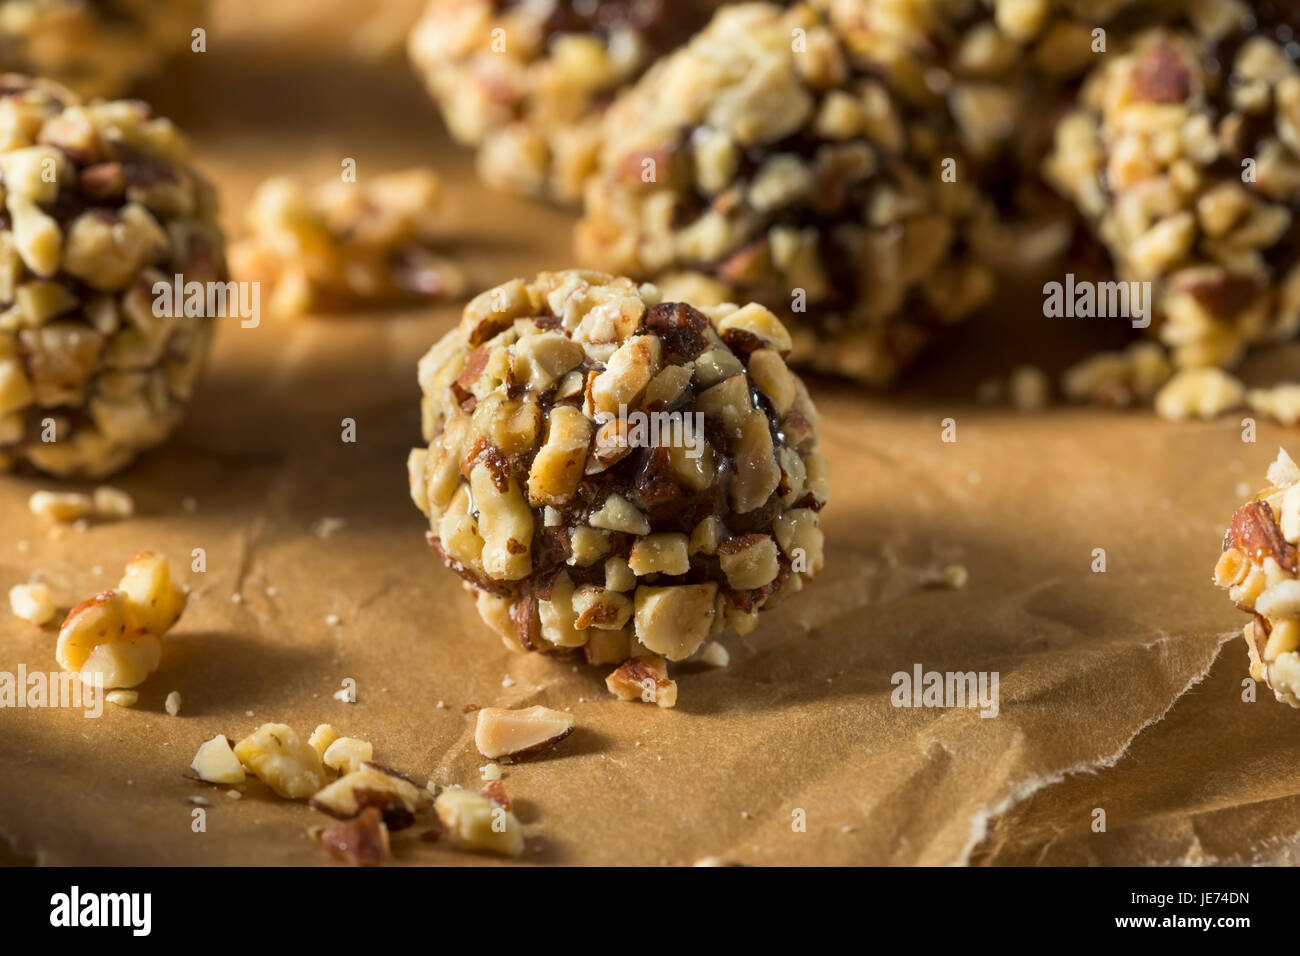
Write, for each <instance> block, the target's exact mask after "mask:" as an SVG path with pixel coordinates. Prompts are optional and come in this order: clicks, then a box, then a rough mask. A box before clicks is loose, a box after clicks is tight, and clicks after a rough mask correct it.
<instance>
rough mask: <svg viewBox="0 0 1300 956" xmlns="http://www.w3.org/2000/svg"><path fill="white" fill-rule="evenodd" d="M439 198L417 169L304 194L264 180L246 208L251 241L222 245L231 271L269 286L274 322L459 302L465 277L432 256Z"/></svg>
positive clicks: (284, 181)
mask: <svg viewBox="0 0 1300 956" xmlns="http://www.w3.org/2000/svg"><path fill="white" fill-rule="evenodd" d="M441 198H442V180H441V179H439V177H438V175H437V174H436V173H435V172H434V171H433V170H431V169H425V168H419V167H417V168H414V169H407V170H402V171H400V172H393V173H385V174H383V175H380V176H376V177H374V178H373V179H363V180H359V181H357V182H344V181H342V180H338V181H334V182H330V183H327V184H325V185H323V186H320V187H318V188H317V189H315V190H312V191H308V190H307V189H306V188H305V187H304V186H303V185H302V184H301V183H299V182H297V181H295V180H293V179H290V178H288V177H284V176H280V177H276V178H274V179H268V180H267V181H266V182H264V183H262V185H261V186H259V187H258V189H257V192H256V193H255V194H254V196H253V201H252V203H251V205H250V206H249V210H248V225H249V229H250V235H249V236H248V237H247V238H244V239H241V240H240V241H238V242H236V243H234V244H233V245H232V246H231V250H230V259H231V264H232V268H233V269H234V271H235V273H236V274H237V275H240V276H250V277H253V278H256V279H258V280H260V281H265V282H267V283H268V284H269V285H270V286H271V287H272V290H273V291H272V292H271V298H270V308H271V311H272V312H274V313H276V314H278V315H288V316H292V315H299V314H301V313H303V312H307V311H309V310H311V309H313V308H326V309H333V308H346V307H348V306H355V305H366V304H390V303H401V302H417V301H420V300H428V299H439V298H443V297H446V296H455V295H459V294H460V292H461V291H462V290H463V289H464V286H465V276H464V274H463V273H462V272H461V270H460V268H459V267H457V266H456V265H454V264H453V263H452V262H451V261H450V260H449V259H447V258H446V257H445V256H443V255H442V254H440V253H439V252H438V251H437V249H438V247H439V246H440V245H441V244H442V243H443V242H444V241H445V238H444V236H443V232H444V226H443V223H442V215H441V211H440V209H439V202H440V200H441Z"/></svg>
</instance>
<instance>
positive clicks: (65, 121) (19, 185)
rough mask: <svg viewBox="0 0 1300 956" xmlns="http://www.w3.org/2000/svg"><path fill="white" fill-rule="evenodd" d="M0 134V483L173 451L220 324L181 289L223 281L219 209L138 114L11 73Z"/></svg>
mask: <svg viewBox="0 0 1300 956" xmlns="http://www.w3.org/2000/svg"><path fill="white" fill-rule="evenodd" d="M0 130H2V131H3V133H2V134H0V178H2V180H3V200H4V212H3V215H2V216H0V308H3V311H0V469H9V468H14V467H30V468H34V469H37V470H40V471H44V472H48V473H50V474H54V475H60V476H63V475H67V476H87V477H92V476H100V475H105V474H108V473H109V472H112V471H115V470H116V469H118V468H121V467H122V466H124V465H126V464H127V463H128V462H130V461H131V460H132V458H134V457H135V455H136V454H137V453H138V452H140V451H142V450H144V449H146V448H150V447H152V446H154V445H157V444H158V443H159V442H161V441H163V439H165V438H166V437H167V435H168V434H169V433H170V432H171V431H172V429H173V428H174V427H175V426H176V424H177V423H178V422H179V421H180V419H181V416H182V410H183V408H184V405H185V403H186V401H188V400H189V398H190V393H191V390H192V388H193V386H194V381H195V378H196V376H197V375H198V373H199V371H200V368H201V367H202V365H203V360H204V356H205V355H206V353H207V349H208V342H209V339H210V337H211V334H212V330H213V317H212V315H211V314H209V313H207V312H206V310H205V309H197V308H187V307H185V305H186V303H185V301H182V302H180V303H178V302H177V299H178V296H176V295H175V290H176V289H177V288H178V287H179V288H180V289H181V290H182V292H185V291H186V290H190V291H192V290H193V288H194V287H193V286H191V283H202V284H204V285H202V286H200V287H199V288H206V287H207V286H208V285H209V284H212V283H215V282H217V281H219V280H222V279H224V277H225V265H224V255H223V242H222V237H221V232H220V230H219V228H218V226H217V221H216V199H215V195H214V193H213V190H212V188H211V186H209V185H208V184H207V182H205V181H204V180H203V179H202V178H201V177H200V176H199V175H198V174H197V173H195V172H194V170H193V169H191V168H190V166H189V165H188V162H187V160H186V145H185V142H184V140H183V139H182V138H181V136H180V134H179V133H178V132H177V130H176V127H174V126H173V125H172V124H171V123H170V122H169V121H168V120H165V119H160V118H157V117H154V116H153V115H152V114H151V112H150V110H149V107H148V106H147V105H146V104H144V103H142V102H139V101H135V100H132V101H107V102H106V101H96V102H93V103H83V102H81V101H80V100H79V99H78V98H77V96H76V95H75V94H73V93H71V92H70V91H68V90H66V89H63V88H62V87H59V86H57V85H55V84H53V83H50V82H48V81H44V80H33V79H28V78H26V77H22V76H18V75H15V74H9V75H6V76H3V77H0ZM178 277H179V278H178ZM159 283H162V284H164V285H165V286H166V287H167V288H168V289H170V290H172V291H171V294H168V295H159V294H157V293H156V291H155V287H156V286H157V285H158V284H159ZM202 298H203V301H204V303H205V306H206V302H207V301H208V297H207V296H206V295H204V296H203V297H202ZM189 301H191V302H193V301H194V300H189ZM178 306H179V307H178ZM196 313H197V314H196Z"/></svg>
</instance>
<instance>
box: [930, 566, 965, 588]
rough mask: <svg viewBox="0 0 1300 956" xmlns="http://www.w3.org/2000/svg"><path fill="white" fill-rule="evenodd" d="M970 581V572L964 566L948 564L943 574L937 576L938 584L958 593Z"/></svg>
mask: <svg viewBox="0 0 1300 956" xmlns="http://www.w3.org/2000/svg"><path fill="white" fill-rule="evenodd" d="M969 580H970V571H968V570H967V569H966V565H964V564H950V565H948V566H947V567H946V568H944V569H943V574H941V575H940V576H939V580H938V583H939V584H941V585H942V586H943V587H946V588H948V589H950V590H953V591H960V590H961V589H962V588H964V587H965V586H966V582H967V581H969Z"/></svg>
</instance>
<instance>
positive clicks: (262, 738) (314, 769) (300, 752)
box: [235, 724, 325, 800]
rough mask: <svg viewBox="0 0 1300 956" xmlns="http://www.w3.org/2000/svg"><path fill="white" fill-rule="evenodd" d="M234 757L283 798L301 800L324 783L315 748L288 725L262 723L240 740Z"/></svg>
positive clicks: (323, 772) (322, 767)
mask: <svg viewBox="0 0 1300 956" xmlns="http://www.w3.org/2000/svg"><path fill="white" fill-rule="evenodd" d="M235 756H236V757H238V758H239V762H240V763H241V764H243V765H244V766H245V767H247V768H248V769H249V770H251V771H252V772H253V773H254V774H255V775H256V776H257V778H258V779H259V780H261V781H262V782H263V783H264V784H266V785H267V786H268V787H270V788H271V789H272V790H274V791H275V792H276V793H277V794H279V795H280V796H282V797H286V798H288V799H290V800H301V799H303V798H305V797H310V796H311V795H312V794H314V793H316V792H317V791H318V790H320V789H321V788H322V787H323V786H325V768H324V766H323V765H322V764H321V760H320V757H319V756H318V755H317V753H316V751H315V750H314V749H313V748H312V747H311V746H310V745H309V744H307V743H306V742H304V741H303V740H301V739H300V738H299V737H298V735H297V733H295V732H294V729H293V728H292V727H290V726H288V725H287V724H263V725H262V726H260V727H258V728H257V730H255V731H253V733H251V734H249V735H248V736H247V737H245V738H244V739H243V740H241V741H240V742H239V743H237V744H235Z"/></svg>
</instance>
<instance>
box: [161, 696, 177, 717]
mask: <svg viewBox="0 0 1300 956" xmlns="http://www.w3.org/2000/svg"><path fill="white" fill-rule="evenodd" d="M163 709H164V710H166V711H167V715H168V716H169V717H175V716H176V715H177V714H179V713H180V712H181V695H180V691H175V690H174V691H172V692H171V693H170V694H168V695H167V699H166V700H165V701H163Z"/></svg>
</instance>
